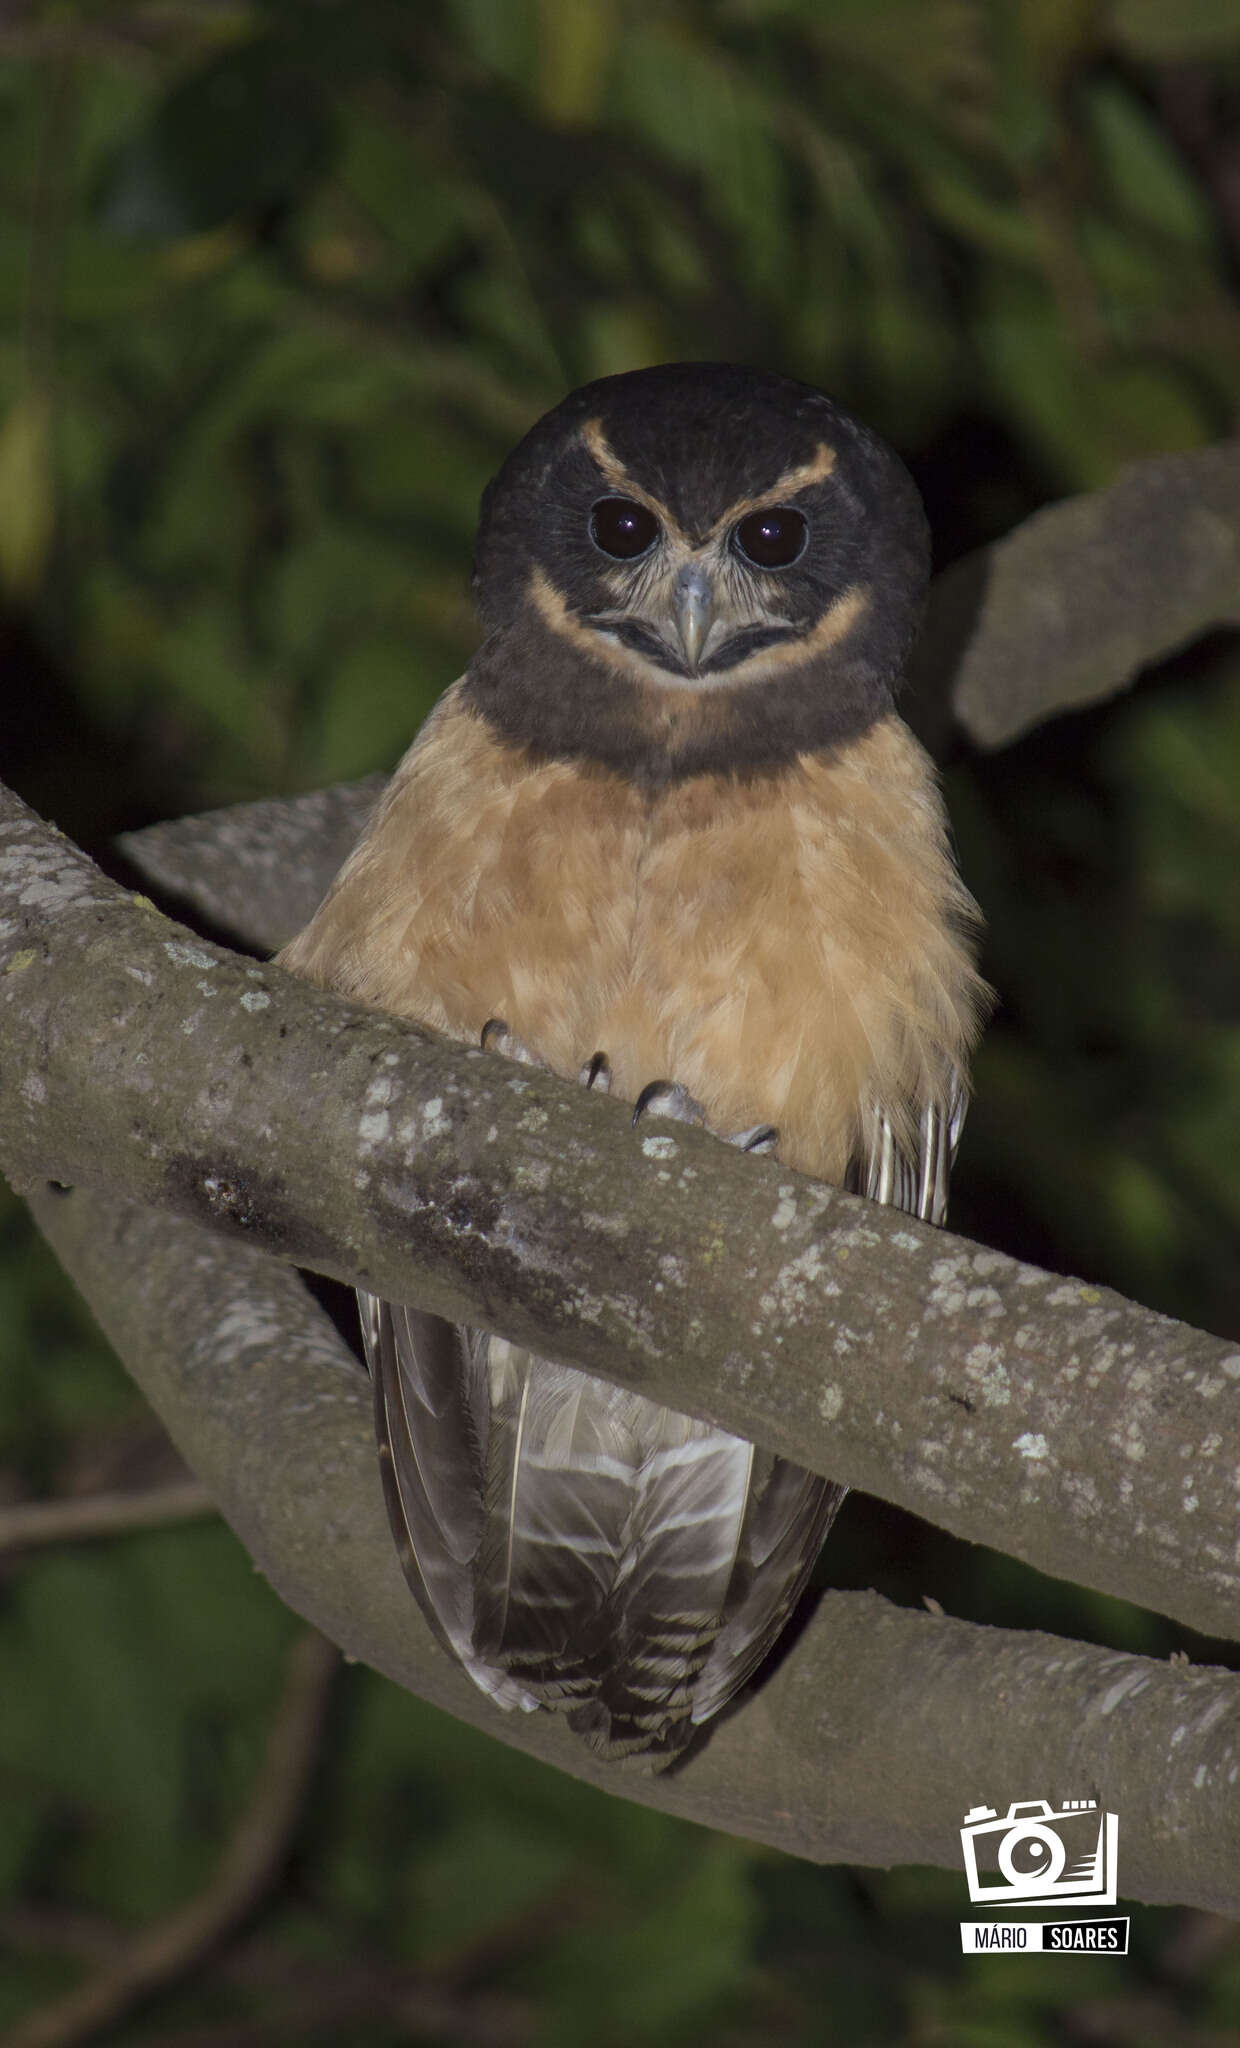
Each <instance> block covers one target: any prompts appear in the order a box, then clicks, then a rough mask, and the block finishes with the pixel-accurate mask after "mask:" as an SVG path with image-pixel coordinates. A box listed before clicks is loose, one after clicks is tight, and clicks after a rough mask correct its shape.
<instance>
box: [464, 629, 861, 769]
mask: <svg viewBox="0 0 1240 2048" xmlns="http://www.w3.org/2000/svg"><path fill="white" fill-rule="evenodd" d="M624 652H625V651H624V650H619V649H618V650H617V655H616V658H614V659H612V658H610V655H609V651H606V650H604V651H603V652H601V653H599V654H596V653H594V652H593V650H592V649H591V647H590V646H589V644H588V641H587V640H586V638H585V636H584V635H583V633H582V632H581V630H580V629H578V630H575V631H573V632H572V633H569V632H565V631H560V630H557V628H556V626H555V625H554V624H553V623H551V622H549V621H548V619H547V618H546V617H544V616H543V615H542V614H540V612H539V611H538V610H537V609H536V608H535V607H534V606H532V605H530V604H526V605H523V606H522V607H521V609H520V610H519V611H518V613H517V616H516V618H515V619H514V620H513V621H512V622H511V623H510V624H508V625H505V626H502V627H500V628H499V629H498V630H497V631H496V632H494V633H492V634H491V635H490V637H489V638H488V639H487V640H485V641H484V642H483V645H482V646H481V647H480V648H479V650H478V652H477V654H476V655H475V656H474V659H473V661H472V662H471V663H470V666H469V670H468V673H467V674H466V676H465V678H464V684H463V691H462V694H463V696H464V698H465V701H466V702H467V703H469V704H470V705H471V706H472V707H473V708H474V709H475V710H476V711H478V712H480V713H481V715H482V716H483V717H484V718H485V719H486V721H487V723H488V724H489V725H490V726H491V728H492V729H493V730H494V731H495V732H496V733H497V734H498V735H499V736H500V737H501V738H503V739H505V740H509V741H512V742H514V743H516V744H518V745H520V746H524V747H529V748H532V749H533V750H534V751H535V752H536V753H538V754H542V755H544V756H545V757H546V758H547V759H548V760H565V761H571V760H584V761H594V762H597V763H599V764H600V765H601V766H603V767H606V768H611V769H613V770H614V771H615V772H616V773H618V774H620V775H623V776H625V777H626V778H628V779H629V780H631V781H633V782H636V783H639V784H642V785H644V786H647V787H652V788H660V787H666V786H667V785H668V784H670V783H675V782H681V781H685V780H687V779H688V778H689V777H690V776H694V775H711V774H732V775H736V776H740V777H746V776H749V775H753V774H761V773H765V772H770V771H772V770H778V769H779V768H781V767H785V766H787V765H788V764H789V763H791V762H792V761H794V760H796V759H797V758H798V757H799V756H800V755H802V754H817V753H821V752H823V751H824V749H827V748H838V747H842V746H846V745H847V744H848V743H849V742H851V741H853V740H856V739H859V738H860V737H861V736H862V734H863V733H866V732H868V731H869V730H870V728H871V727H872V726H873V725H875V724H876V723H877V721H878V720H879V719H881V718H886V717H888V716H889V715H890V713H891V711H892V709H893V705H894V692H893V687H892V681H891V680H890V679H889V678H888V677H886V676H885V675H883V674H882V673H881V672H880V671H879V670H878V669H877V667H876V666H875V665H874V664H873V663H872V662H871V661H870V660H868V659H867V658H866V653H865V649H864V646H861V647H854V646H853V645H852V642H851V639H850V640H849V641H848V642H847V643H846V644H843V645H839V646H835V647H831V648H829V649H827V650H825V651H818V650H814V649H812V648H811V649H809V650H807V651H806V653H805V654H804V656H803V657H801V658H797V654H796V649H795V648H789V649H788V650H787V656H786V657H785V658H784V659H783V660H782V661H781V663H780V665H779V666H778V667H772V670H771V672H770V673H769V674H768V675H766V676H764V677H763V678H762V679H761V680H757V681H744V682H740V683H735V684H731V685H728V684H718V683H716V684H714V685H713V686H712V687H710V688H708V689H707V688H704V689H701V690H694V689H686V688H684V686H683V685H681V686H675V685H671V684H668V685H661V684H660V683H659V682H658V681H657V680H656V678H655V675H654V673H653V672H650V673H649V674H647V675H642V674H641V673H640V671H639V669H638V667H637V666H636V665H635V664H634V663H633V662H632V661H631V660H626V659H624V658H623V656H624Z"/></svg>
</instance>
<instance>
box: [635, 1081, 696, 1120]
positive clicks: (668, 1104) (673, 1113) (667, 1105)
mask: <svg viewBox="0 0 1240 2048" xmlns="http://www.w3.org/2000/svg"><path fill="white" fill-rule="evenodd" d="M644 1116H669V1117H674V1118H675V1119H676V1121H677V1123H682V1124H704V1123H705V1122H706V1111H705V1110H704V1109H703V1108H702V1105H701V1103H700V1102H699V1101H698V1100H697V1097H696V1096H694V1095H690V1093H689V1090H688V1089H687V1088H686V1087H684V1086H683V1085H682V1084H681V1082H679V1081H647V1083H646V1085H645V1087H644V1088H643V1089H642V1092H641V1094H640V1095H639V1096H638V1098H637V1100H636V1102H635V1103H634V1104H633V1122H634V1123H635V1124H636V1123H637V1122H638V1121H639V1120H640V1119H641V1118H642V1117H644Z"/></svg>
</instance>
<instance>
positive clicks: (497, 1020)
mask: <svg viewBox="0 0 1240 2048" xmlns="http://www.w3.org/2000/svg"><path fill="white" fill-rule="evenodd" d="M478 1042H479V1044H480V1045H481V1047H482V1050H483V1052H498V1053H502V1054H503V1056H504V1058H505V1059H506V1060H516V1061H518V1062H519V1064H520V1065H521V1066H523V1067H541V1068H542V1069H543V1071H544V1073H550V1071H551V1070H550V1068H549V1067H548V1065H547V1062H546V1060H540V1059H539V1057H538V1054H537V1053H536V1052H531V1051H530V1049H529V1047H528V1045H527V1044H526V1043H525V1040H524V1039H523V1038H518V1037H517V1034H516V1032H515V1031H510V1030H509V1029H508V1026H507V1025H506V1024H505V1022H504V1020H503V1018H502V1017H488V1018H487V1021H486V1023H485V1024H484V1025H483V1027H482V1036H481V1038H480V1039H479V1041H478Z"/></svg>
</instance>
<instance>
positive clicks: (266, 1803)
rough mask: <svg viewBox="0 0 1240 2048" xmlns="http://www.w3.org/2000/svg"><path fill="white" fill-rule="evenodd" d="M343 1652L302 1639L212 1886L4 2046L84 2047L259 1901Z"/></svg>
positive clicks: (282, 1852) (316, 1639) (288, 1826)
mask: <svg viewBox="0 0 1240 2048" xmlns="http://www.w3.org/2000/svg"><path fill="white" fill-rule="evenodd" d="M339 1661H340V1660H339V1656H338V1653H337V1651H336V1650H335V1649H334V1648H333V1646H332V1645H331V1644H330V1643H328V1642H327V1641H325V1639H324V1638H323V1637H322V1636H320V1635H319V1634H317V1633H316V1632H314V1631H309V1630H308V1631H307V1632H306V1633H305V1634H304V1635H302V1636H301V1637H299V1639H298V1641H297V1642H296V1644H295V1645H294V1648H293V1651H292V1654H291V1656H290V1658H289V1661H288V1669H287V1674H286V1678H285V1684H284V1693H283V1697H282V1698H281V1701H280V1705H279V1709H278V1711H277V1713H276V1718H275V1721H274V1724H273V1726H272V1730H271V1734H270V1737H269V1739H268V1743H267V1753H266V1756H265V1757H264V1759H263V1765H262V1770H261V1772H260V1774H259V1779H258V1783H257V1786H256V1787H255V1792H254V1797H253V1799H252V1801H251V1803H250V1805H249V1807H248V1809H247V1810H246V1812H245V1813H244V1815H243V1816H242V1818H241V1821H240V1823H239V1824H238V1827H237V1830H236V1832H235V1834H234V1835H233V1838H232V1841H231V1842H230V1843H229V1845H228V1847H227V1849H226V1850H225V1852H224V1855H223V1858H222V1860H221V1862H220V1865H219V1868H218V1869H217V1871H216V1873H215V1876H214V1878H213V1879H212V1880H211V1882H210V1884H208V1885H207V1887H206V1889H205V1891H203V1892H201V1893H200V1894H199V1896H198V1897H197V1898H196V1899H192V1900H191V1901H190V1903H189V1904H188V1905H186V1906H181V1907H178V1908H177V1910H176V1911H175V1912H173V1913H170V1914H169V1915H168V1916H167V1918H166V1919H163V1920H159V1921H156V1923H155V1924H154V1925H153V1926H151V1927H148V1928H147V1929H146V1931H145V1933H143V1934H140V1935H139V1936H138V1937H137V1939H136V1940H135V1941H133V1942H132V1943H131V1944H130V1945H129V1947H128V1948H127V1949H126V1950H125V1951H124V1952H123V1953H122V1954H121V1956H120V1957H119V1959H118V1960H117V1962H116V1963H114V1964H113V1965H112V1966H111V1967H110V1968H108V1969H105V1970H102V1971H101V1972H100V1973H99V1975H98V1976H97V1977H92V1978H90V1979H89V1980H88V1981H87V1982H86V1983H85V1984H83V1985H81V1986H80V1987H79V1988H78V1989H77V1990H76V1991H71V1992H70V1993H69V1994H68V1996H67V1997H65V1998H60V1999H56V2000H55V2001H54V2002H53V2003H52V2004H50V2005H46V2006H44V2007H43V2008H42V2010H41V2011H39V2012H36V2013H33V2014H32V2015H31V2016H30V2018H29V2019H27V2020H26V2021H24V2022H21V2023H19V2024H18V2026H17V2027H15V2028H13V2029H12V2030H11V2032H10V2033H9V2035H8V2036H7V2039H6V2042H5V2048H78V2044H79V2043H80V2042H84V2041H88V2040H90V2039H91V2038H92V2037H93V2036H94V2035H96V2034H98V2033H99V2032H100V2031H101V2030H102V2029H103V2028H104V2027H107V2026H111V2025H113V2024H114V2023H115V2022H116V2021H117V2020H118V2019H120V2018H121V2017H122V2015H123V2014H125V2013H127V2012H128V2011H130V2009H131V2008H132V2007H133V2006H135V2005H137V2004H138V2003H139V2001H140V2000H143V1999H146V1998H149V1997H150V1996H151V1995H152V1993H154V1992H156V1991H158V1990H160V1989H162V1988H163V1986H165V1985H167V1984H170V1983H172V1982H173V1981H174V1980H175V1979H176V1978H178V1977H183V1976H185V1975H186V1974H187V1973H188V1972H189V1971H191V1970H192V1969H194V1967H195V1966H196V1965H197V1964H198V1963H199V1962H200V1961H201V1960H202V1958H203V1957H204V1956H205V1955H206V1954H207V1953H208V1952H209V1951H210V1950H211V1949H212V1948H214V1947H215V1945H216V1944H217V1943H218V1942H220V1941H222V1940H223V1938H224V1936H225V1935H226V1934H228V1933H230V1932H231V1930H232V1929H233V1928H234V1927H236V1926H238V1925H239V1924H240V1923H241V1922H242V1921H243V1920H245V1919H247V1918H248V1917H249V1915H250V1914H251V1913H253V1912H254V1911H255V1909H256V1908H257V1906H258V1905H259V1904H260V1903H261V1901H262V1899H263V1898H264V1897H265V1895H266V1893H267V1892H268V1891H269V1890H270V1888H271V1886H272V1885H273V1884H274V1882H275V1880H276V1879H277V1877H278V1876H279V1874H280V1871H281V1869H282V1868H283V1865H284V1861H285V1858H286V1856H287V1855H288V1851H289V1847H290V1843H291V1841H292V1837H293V1833H294V1831H295V1829H296V1826H297V1822H298V1819H299V1817H300V1814H301V1809H302V1803H303V1801H304V1799H305V1795H306V1791H307V1788H308V1786H309V1783H310V1778H311V1775H312V1773H313V1770H314V1767H315V1763H316V1761H317V1758H318V1752H319V1741H320V1736H321V1733H322V1729H323V1723H324V1716H325V1713H326V1708H327V1702H328V1696H329V1693H330V1689H331V1683H332V1679H333V1676H334V1674H335V1672H336V1669H337V1666H338V1664H339Z"/></svg>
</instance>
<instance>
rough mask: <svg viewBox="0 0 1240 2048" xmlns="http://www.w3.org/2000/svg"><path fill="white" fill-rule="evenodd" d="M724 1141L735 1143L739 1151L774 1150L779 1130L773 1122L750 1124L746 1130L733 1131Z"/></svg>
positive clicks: (729, 1143)
mask: <svg viewBox="0 0 1240 2048" xmlns="http://www.w3.org/2000/svg"><path fill="white" fill-rule="evenodd" d="M724 1142H725V1144H728V1145H735V1146H736V1147H737V1149H738V1150H739V1151H741V1152H774V1150H775V1149H776V1147H777V1145H778V1144H779V1132H778V1131H777V1130H776V1128H775V1126H774V1124H751V1125H750V1127H749V1129H748V1130H747V1131H733V1132H732V1134H731V1136H730V1137H728V1138H726V1139H725V1140H724Z"/></svg>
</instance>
